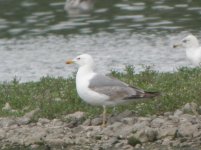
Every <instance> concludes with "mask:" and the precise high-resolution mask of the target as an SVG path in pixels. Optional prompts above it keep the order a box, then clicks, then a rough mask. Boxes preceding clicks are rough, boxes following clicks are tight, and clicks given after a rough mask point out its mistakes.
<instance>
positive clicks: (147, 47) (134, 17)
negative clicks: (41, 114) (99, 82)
mask: <svg viewBox="0 0 201 150" xmlns="http://www.w3.org/2000/svg"><path fill="white" fill-rule="evenodd" d="M65 3H66V2H65V0H0V81H1V82H2V81H10V80H13V78H14V77H17V78H18V79H19V80H20V81H21V82H26V81H36V80H39V79H40V78H41V77H42V76H47V75H50V76H55V77H57V76H63V77H68V76H69V75H72V73H73V72H75V71H76V69H77V67H76V66H67V65H65V61H66V60H67V59H68V58H73V57H75V56H76V55H79V54H82V53H89V54H91V55H92V56H94V59H95V61H96V64H97V65H96V67H97V70H98V71H99V72H102V73H103V74H105V73H108V72H110V71H111V70H116V71H123V69H124V68H125V66H126V65H133V66H134V67H135V68H136V71H140V70H143V66H146V65H148V66H152V68H153V69H154V70H157V71H175V70H176V69H177V68H178V67H181V66H190V62H188V60H187V59H186V56H185V50H184V49H173V48H172V45H173V44H174V43H175V42H177V41H179V40H180V39H181V38H183V37H184V36H186V35H187V34H189V33H192V34H194V35H195V36H197V37H198V39H201V34H200V32H201V25H200V22H201V1H193V0H177V1H172V0H158V1H155V0H96V1H94V4H93V8H92V9H90V10H89V11H87V12H82V11H81V12H79V13H76V14H73V13H71V12H70V11H69V10H68V9H69V8H66V9H64V6H65V5H66V4H65Z"/></svg>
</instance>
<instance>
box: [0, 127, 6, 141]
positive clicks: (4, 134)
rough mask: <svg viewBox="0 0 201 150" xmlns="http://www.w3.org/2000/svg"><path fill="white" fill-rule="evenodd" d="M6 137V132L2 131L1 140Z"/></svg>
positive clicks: (0, 130) (0, 132) (0, 133)
mask: <svg viewBox="0 0 201 150" xmlns="http://www.w3.org/2000/svg"><path fill="white" fill-rule="evenodd" d="M5 137H6V132H5V131H4V130H3V129H0V140H2V139H4V138H5Z"/></svg>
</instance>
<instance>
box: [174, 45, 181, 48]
mask: <svg viewBox="0 0 201 150" xmlns="http://www.w3.org/2000/svg"><path fill="white" fill-rule="evenodd" d="M177 47H181V44H174V45H173V48H177Z"/></svg>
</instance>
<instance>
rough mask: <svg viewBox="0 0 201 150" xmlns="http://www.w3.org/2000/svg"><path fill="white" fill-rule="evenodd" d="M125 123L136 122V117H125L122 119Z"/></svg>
mask: <svg viewBox="0 0 201 150" xmlns="http://www.w3.org/2000/svg"><path fill="white" fill-rule="evenodd" d="M121 121H122V122H123V123H124V124H128V125H132V124H134V123H135V119H134V118H128V117H127V118H123V119H122V120H121Z"/></svg>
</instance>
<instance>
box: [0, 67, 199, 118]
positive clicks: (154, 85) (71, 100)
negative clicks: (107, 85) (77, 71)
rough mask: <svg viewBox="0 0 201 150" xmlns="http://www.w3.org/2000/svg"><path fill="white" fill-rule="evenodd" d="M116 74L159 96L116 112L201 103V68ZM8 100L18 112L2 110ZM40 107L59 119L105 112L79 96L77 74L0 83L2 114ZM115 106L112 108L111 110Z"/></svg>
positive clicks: (140, 112)
mask: <svg viewBox="0 0 201 150" xmlns="http://www.w3.org/2000/svg"><path fill="white" fill-rule="evenodd" d="M111 76H114V77H116V78H118V79H120V80H122V81H124V82H126V83H128V84H130V85H133V86H137V87H139V88H142V89H145V90H147V91H159V92H160V93H161V96H160V97H157V98H155V99H149V100H143V101H142V102H140V101H141V100H139V101H138V102H132V103H130V104H128V105H127V104H126V105H121V106H118V107H117V108H116V111H118V112H122V111H124V110H126V109H129V110H132V111H133V112H134V113H135V114H137V115H151V114H161V113H163V112H166V111H173V110H175V109H177V108H180V107H181V106H182V105H184V104H185V103H187V102H192V101H194V102H196V103H197V104H201V68H199V67H197V68H186V67H183V68H180V69H178V70H177V71H176V72H173V73H170V72H167V73H160V72H157V71H153V70H152V69H151V68H150V67H146V68H145V70H144V71H142V72H140V73H135V70H134V68H133V67H131V66H128V67H126V68H125V72H116V71H111ZM6 102H8V103H9V104H10V105H11V107H12V109H15V110H17V112H14V113H11V112H9V111H3V110H2V109H1V108H2V107H4V105H5V103H6ZM37 107H39V108H40V112H39V113H38V114H37V116H36V117H37V118H38V117H45V118H50V119H51V118H59V117H60V116H62V115H65V114H69V113H73V112H75V111H84V112H86V113H87V114H88V116H96V115H98V114H101V113H102V107H98V106H97V107H94V106H90V105H88V104H86V103H85V102H83V101H82V100H81V99H80V98H79V96H78V95H77V92H76V88H75V77H74V75H73V76H72V77H69V78H67V79H65V78H61V77H59V78H53V77H43V78H41V80H40V81H38V82H27V83H20V82H19V81H17V80H16V79H14V80H13V81H11V82H3V83H0V116H11V115H15V116H22V115H23V114H24V113H26V112H29V111H31V110H33V109H35V108H37ZM111 111H112V108H110V109H109V113H110V112H111Z"/></svg>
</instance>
